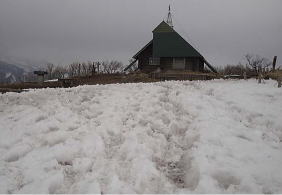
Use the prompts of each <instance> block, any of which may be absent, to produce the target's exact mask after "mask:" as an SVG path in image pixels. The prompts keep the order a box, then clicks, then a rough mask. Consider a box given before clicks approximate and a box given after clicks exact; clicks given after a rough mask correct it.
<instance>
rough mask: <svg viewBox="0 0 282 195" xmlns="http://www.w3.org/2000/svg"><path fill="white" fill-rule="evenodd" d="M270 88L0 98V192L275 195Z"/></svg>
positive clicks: (279, 149) (276, 124)
mask: <svg viewBox="0 0 282 195" xmlns="http://www.w3.org/2000/svg"><path fill="white" fill-rule="evenodd" d="M281 114H282V90H281V88H280V89H279V88H277V87H276V83H275V82H274V81H266V83H264V84H260V85H259V84H257V83H256V81H255V80H248V81H223V80H217V81H200V82H198V81H193V82H189V81H185V82H176V81H175V82H162V83H148V84H115V85H103V86H80V87H76V88H70V89H40V90H32V91H30V92H26V93H20V94H17V93H6V94H2V95H0V192H1V193H189V192H194V193H222V192H224V193H282V166H281V165H282V120H281V119H282V118H281Z"/></svg>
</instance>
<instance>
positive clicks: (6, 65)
mask: <svg viewBox="0 0 282 195" xmlns="http://www.w3.org/2000/svg"><path fill="white" fill-rule="evenodd" d="M39 69H41V68H40V66H33V65H27V64H16V63H11V62H6V61H3V60H0V83H17V82H22V81H24V77H25V75H27V74H30V73H31V72H33V71H34V70H39Z"/></svg>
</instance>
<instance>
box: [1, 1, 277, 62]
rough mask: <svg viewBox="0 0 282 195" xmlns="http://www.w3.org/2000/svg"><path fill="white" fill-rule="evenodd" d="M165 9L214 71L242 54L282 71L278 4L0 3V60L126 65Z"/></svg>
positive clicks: (168, 2)
mask: <svg viewBox="0 0 282 195" xmlns="http://www.w3.org/2000/svg"><path fill="white" fill-rule="evenodd" d="M168 4H171V5H172V14H173V21H174V26H175V30H176V31H178V32H179V34H181V35H182V36H183V37H184V38H185V39H186V40H187V41H188V42H191V43H192V45H194V46H195V47H196V48H197V49H198V50H199V51H200V52H201V53H202V54H203V55H204V56H205V57H206V59H207V60H208V61H210V63H212V64H213V65H215V66H221V65H226V64H236V63H238V62H239V61H242V60H243V56H244V54H246V53H253V54H259V55H261V56H265V57H268V58H271V59H272V57H273V56H274V55H278V63H279V64H278V65H282V12H281V8H282V0H174V1H173V0H142V1H141V0H0V57H3V56H4V57H5V56H10V57H24V58H28V59H36V60H47V61H50V62H53V63H56V64H67V63H70V62H73V61H77V60H79V61H87V60H97V59H98V60H104V59H109V60H110V59H117V60H121V61H123V62H124V63H127V62H128V60H129V59H130V58H131V57H132V56H133V55H134V54H135V53H136V52H137V51H138V50H139V49H140V48H141V47H143V46H144V45H145V44H146V43H147V42H148V41H150V40H151V39H152V30H153V29H154V28H155V27H156V26H157V25H158V24H159V23H160V22H161V21H162V20H163V19H164V18H165V16H166V14H167V9H168Z"/></svg>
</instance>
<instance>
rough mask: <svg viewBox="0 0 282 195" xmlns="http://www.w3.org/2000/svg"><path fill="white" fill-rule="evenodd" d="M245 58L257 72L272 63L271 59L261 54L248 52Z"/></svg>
mask: <svg viewBox="0 0 282 195" xmlns="http://www.w3.org/2000/svg"><path fill="white" fill-rule="evenodd" d="M245 59H246V61H247V65H248V66H250V67H251V68H252V69H253V70H255V71H256V72H259V71H261V70H262V69H265V68H267V67H269V66H270V65H271V62H270V60H269V59H267V58H264V57H261V56H259V55H252V54H247V55H245Z"/></svg>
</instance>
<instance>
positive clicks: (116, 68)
mask: <svg viewBox="0 0 282 195" xmlns="http://www.w3.org/2000/svg"><path fill="white" fill-rule="evenodd" d="M102 67H103V72H104V73H107V74H114V73H119V72H121V71H122V68H123V64H122V63H121V62H119V61H116V60H112V61H110V62H108V61H103V62H102Z"/></svg>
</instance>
